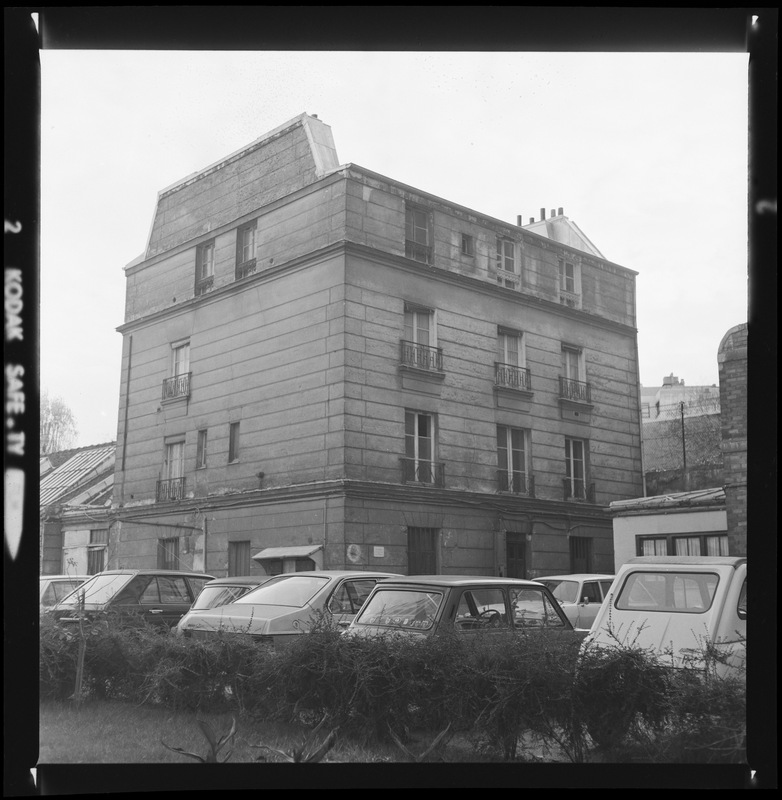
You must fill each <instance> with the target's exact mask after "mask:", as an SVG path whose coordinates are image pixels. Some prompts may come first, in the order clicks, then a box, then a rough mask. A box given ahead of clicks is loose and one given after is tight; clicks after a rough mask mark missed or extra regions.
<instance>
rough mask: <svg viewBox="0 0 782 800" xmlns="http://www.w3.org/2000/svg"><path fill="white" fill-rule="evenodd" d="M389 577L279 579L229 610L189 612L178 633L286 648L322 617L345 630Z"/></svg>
mask: <svg viewBox="0 0 782 800" xmlns="http://www.w3.org/2000/svg"><path fill="white" fill-rule="evenodd" d="M397 577H399V576H398V575H394V574H392V573H388V572H358V571H356V570H313V571H310V572H292V573H288V574H285V575H277V576H275V577H274V578H272V579H271V580H269V581H267V582H266V583H264V584H263V586H259V587H258V588H257V589H253V590H252V591H251V592H248V593H247V594H246V595H244V596H243V597H240V598H239V599H238V600H236V601H234V602H233V603H229V604H228V605H224V606H219V607H217V608H209V609H205V610H203V611H193V613H191V614H188V615H187V619H185V620H182V624H181V625H180V626H178V628H177V631H178V632H179V633H182V634H184V635H185V636H194V637H198V638H206V637H210V636H216V635H218V634H219V633H245V634H249V635H250V636H255V637H258V638H259V639H261V640H262V641H264V642H267V643H271V644H275V645H276V644H284V643H285V642H289V641H291V638H292V637H293V636H296V635H298V634H301V633H305V632H307V631H308V630H311V628H312V626H313V625H314V624H315V623H316V622H317V621H318V620H319V619H321V618H323V617H324V616H325V617H326V618H328V619H330V620H331V621H333V622H334V623H336V624H338V625H342V626H345V627H346V626H347V625H348V624H349V623H350V621H351V620H352V619H353V617H354V616H355V614H356V613H357V612H358V611H359V609H360V608H361V606H362V605H363V603H364V601H365V600H366V598H367V597H368V596H369V593H370V592H371V591H372V589H373V588H374V587H375V584H377V583H378V582H379V581H382V580H384V579H386V578H397Z"/></svg>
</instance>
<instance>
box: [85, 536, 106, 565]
mask: <svg viewBox="0 0 782 800" xmlns="http://www.w3.org/2000/svg"><path fill="white" fill-rule="evenodd" d="M108 541H109V532H108V530H106V529H105V528H104V529H100V530H94V531H90V544H89V547H88V548H87V574H88V575H95V574H96V573H98V572H103V570H104V569H106V547H107V545H108Z"/></svg>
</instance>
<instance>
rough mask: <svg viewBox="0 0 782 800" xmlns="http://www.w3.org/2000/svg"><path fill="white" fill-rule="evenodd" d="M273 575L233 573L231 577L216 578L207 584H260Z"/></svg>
mask: <svg viewBox="0 0 782 800" xmlns="http://www.w3.org/2000/svg"><path fill="white" fill-rule="evenodd" d="M271 577H272V576H271V575H232V576H231V577H230V578H215V579H214V580H212V581H209V583H207V584H206V586H260V585H261V584H262V583H266V581H268V580H271ZM204 588H206V587H204Z"/></svg>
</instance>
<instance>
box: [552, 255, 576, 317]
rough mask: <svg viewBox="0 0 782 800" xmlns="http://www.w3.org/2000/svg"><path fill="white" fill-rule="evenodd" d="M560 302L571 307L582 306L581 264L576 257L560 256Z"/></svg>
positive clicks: (558, 262)
mask: <svg viewBox="0 0 782 800" xmlns="http://www.w3.org/2000/svg"><path fill="white" fill-rule="evenodd" d="M557 264H558V272H559V302H560V303H562V304H563V305H566V306H570V308H580V307H581V265H580V264H579V263H578V261H577V260H575V259H566V258H560V259H558V261H557Z"/></svg>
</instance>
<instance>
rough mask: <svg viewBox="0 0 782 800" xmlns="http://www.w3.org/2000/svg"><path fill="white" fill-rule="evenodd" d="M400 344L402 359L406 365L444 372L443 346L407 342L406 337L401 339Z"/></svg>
mask: <svg viewBox="0 0 782 800" xmlns="http://www.w3.org/2000/svg"><path fill="white" fill-rule="evenodd" d="M400 346H401V359H402V364H403V365H404V366H406V367H418V369H428V370H432V371H434V372H442V370H443V351H442V349H441V348H439V347H429V346H428V345H425V344H416V343H415V342H406V341H405V340H404V339H402V340H401V342H400Z"/></svg>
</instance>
